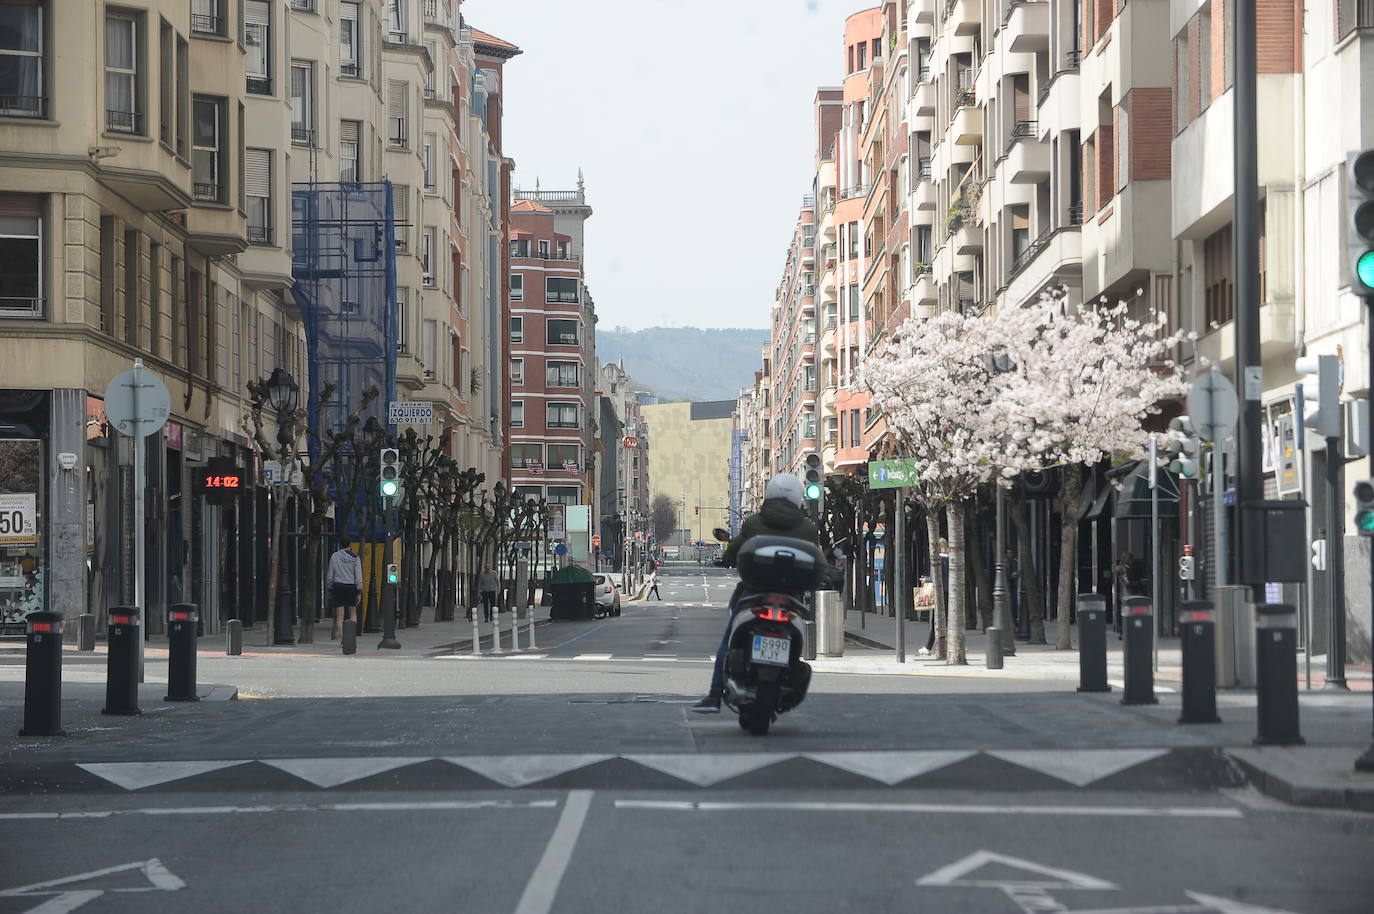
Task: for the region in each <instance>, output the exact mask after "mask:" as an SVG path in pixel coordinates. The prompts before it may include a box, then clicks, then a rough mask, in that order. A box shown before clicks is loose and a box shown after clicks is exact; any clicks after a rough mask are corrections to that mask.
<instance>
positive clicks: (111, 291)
mask: <svg viewBox="0 0 1374 914" xmlns="http://www.w3.org/2000/svg"><path fill="white" fill-rule="evenodd" d="M115 257H116V251H115V218H114V216H101V217H100V329H101V330H102V331H104V332H105V333H110V334H113V333H114V325H115Z"/></svg>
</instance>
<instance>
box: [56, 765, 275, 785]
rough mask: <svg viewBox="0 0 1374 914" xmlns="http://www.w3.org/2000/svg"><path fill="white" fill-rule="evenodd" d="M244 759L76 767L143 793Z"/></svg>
mask: <svg viewBox="0 0 1374 914" xmlns="http://www.w3.org/2000/svg"><path fill="white" fill-rule="evenodd" d="M247 761H248V760H247V759H235V760H232V761H204V762H91V763H87V764H78V765H77V766H76V767H78V768H80V769H82V770H84V771H88V772H90V773H91V774H93V775H95V776H96V777H99V778H104V779H105V780H107V781H109V782H110V783H111V784H114V785H115V786H116V787H123V788H124V789H125V790H142V789H143V788H144V787H154V786H156V785H158V784H166V783H169V782H171V781H179V780H181V779H182V778H189V777H194V776H195V775H198V774H205V773H206V772H210V771H218V770H219V769H221V768H232V767H234V766H235V765H243V764H247Z"/></svg>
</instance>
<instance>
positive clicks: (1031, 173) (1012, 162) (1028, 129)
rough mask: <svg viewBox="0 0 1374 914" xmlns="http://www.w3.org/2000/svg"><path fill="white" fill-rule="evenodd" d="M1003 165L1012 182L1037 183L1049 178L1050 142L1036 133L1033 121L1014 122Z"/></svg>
mask: <svg viewBox="0 0 1374 914" xmlns="http://www.w3.org/2000/svg"><path fill="white" fill-rule="evenodd" d="M1004 167H1005V168H1006V174H1007V178H1008V180H1010V181H1011V183H1012V184H1039V183H1040V182H1041V181H1045V180H1048V179H1049V176H1050V144H1049V143H1047V142H1045V141H1043V140H1041V139H1039V138H1038V136H1037V135H1036V122H1035V121H1018V122H1017V123H1016V127H1015V128H1013V130H1012V133H1011V142H1010V144H1009V145H1008V146H1007V161H1006V165H1005V166H1004Z"/></svg>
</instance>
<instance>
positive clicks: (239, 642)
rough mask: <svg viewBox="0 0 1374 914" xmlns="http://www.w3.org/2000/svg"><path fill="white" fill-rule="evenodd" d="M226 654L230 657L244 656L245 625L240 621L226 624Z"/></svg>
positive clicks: (231, 621) (233, 620)
mask: <svg viewBox="0 0 1374 914" xmlns="http://www.w3.org/2000/svg"><path fill="white" fill-rule="evenodd" d="M224 653H226V654H228V655H229V656H230V657H238V656H240V655H242V654H243V623H242V622H241V621H239V620H238V619H230V620H229V621H228V622H226V623H224Z"/></svg>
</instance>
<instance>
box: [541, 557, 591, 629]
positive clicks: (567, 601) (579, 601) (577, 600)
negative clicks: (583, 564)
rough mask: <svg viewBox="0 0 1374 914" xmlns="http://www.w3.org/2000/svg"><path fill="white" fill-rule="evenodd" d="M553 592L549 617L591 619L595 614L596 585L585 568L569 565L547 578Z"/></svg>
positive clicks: (557, 618)
mask: <svg viewBox="0 0 1374 914" xmlns="http://www.w3.org/2000/svg"><path fill="white" fill-rule="evenodd" d="M549 589H550V590H551V591H552V592H553V600H552V604H551V606H550V607H549V618H550V619H554V620H556V621H564V620H570V619H591V618H593V617H594V616H595V615H596V585H595V583H594V582H593V581H592V576H591V573H590V572H589V571H587V569H585V568H579V567H577V566H576V565H569V566H568V567H567V568H560V569H559V570H558V571H555V572H554V573H553V576H552V577H551V578H550V579H549Z"/></svg>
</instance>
